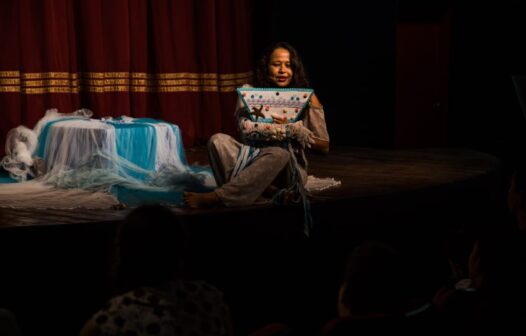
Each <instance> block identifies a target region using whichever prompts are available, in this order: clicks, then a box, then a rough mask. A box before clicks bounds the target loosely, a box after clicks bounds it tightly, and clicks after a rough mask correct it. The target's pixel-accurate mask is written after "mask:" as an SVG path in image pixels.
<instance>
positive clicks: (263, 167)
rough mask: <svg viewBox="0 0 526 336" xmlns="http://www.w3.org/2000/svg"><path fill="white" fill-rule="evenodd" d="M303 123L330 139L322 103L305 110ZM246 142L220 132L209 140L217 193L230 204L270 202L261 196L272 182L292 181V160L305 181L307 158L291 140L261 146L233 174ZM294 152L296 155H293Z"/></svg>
mask: <svg viewBox="0 0 526 336" xmlns="http://www.w3.org/2000/svg"><path fill="white" fill-rule="evenodd" d="M243 108H244V107H243V103H242V102H241V100H238V104H237V108H236V114H235V115H236V118H237V119H238V122H239V125H242V124H243V122H244V121H245V120H246V117H245V116H243V113H240V112H241V111H242V110H243ZM305 112H306V113H305V114H304V117H303V120H302V121H303V126H304V127H306V128H307V129H309V130H310V131H312V133H313V136H314V137H315V138H317V139H320V140H324V141H327V142H328V141H329V134H328V132H327V126H326V123H325V113H324V111H323V107H312V106H309V108H308V109H307V110H306V111H305ZM243 145H244V144H243V143H240V142H238V141H237V140H235V139H234V138H233V137H231V136H229V135H227V134H223V133H218V134H215V135H213V136H212V137H211V138H210V140H209V141H208V153H209V157H210V164H211V166H212V169H213V171H214V176H215V179H216V182H217V185H218V188H217V189H215V193H216V194H217V196H218V197H219V198H220V199H221V201H222V202H223V204H224V205H226V206H227V207H236V206H246V205H250V204H254V203H264V202H269V199H264V198H263V197H262V194H263V192H264V191H265V190H266V189H267V188H268V187H269V186H270V185H271V184H272V185H274V186H276V187H277V188H285V187H287V186H288V184H290V183H291V181H290V171H289V170H290V169H289V168H288V167H291V165H290V164H289V163H290V162H291V160H292V161H293V162H297V164H296V165H295V167H297V170H298V171H299V173H300V177H301V180H302V182H303V184H305V183H306V181H307V160H306V159H305V155H304V151H303V148H302V147H301V146H300V145H299V144H297V143H294V141H292V150H287V149H285V148H282V147H279V146H268V147H263V148H260V152H259V154H258V155H257V156H256V157H255V158H254V160H253V161H252V162H251V163H250V164H249V165H248V166H247V167H245V168H244V169H243V170H241V171H240V172H239V173H238V174H237V175H235V176H232V171H233V170H234V167H235V166H236V162H237V160H238V155H239V153H240V150H241V148H242V147H243ZM291 155H294V158H293V157H292V156H291Z"/></svg>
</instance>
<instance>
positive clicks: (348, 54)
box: [253, 0, 397, 148]
mask: <svg viewBox="0 0 526 336" xmlns="http://www.w3.org/2000/svg"><path fill="white" fill-rule="evenodd" d="M396 3H397V1H396V0H374V1H356V2H354V1H353V2H351V3H348V4H346V5H345V6H344V4H343V3H341V2H337V1H323V2H316V3H315V4H314V5H312V4H308V5H307V4H306V3H305V2H303V1H298V0H292V1H278V0H269V1H263V0H256V1H255V2H254V8H253V10H254V12H253V14H254V22H253V27H254V31H253V36H254V41H253V45H254V51H255V52H254V54H255V55H256V57H257V56H258V55H260V54H261V52H262V50H263V49H264V48H265V47H266V46H268V45H270V44H272V43H274V42H276V41H280V40H283V41H287V42H289V43H291V44H292V45H293V46H294V47H296V48H297V49H298V51H299V52H300V54H301V55H302V57H303V61H304V63H305V66H306V68H307V71H308V73H309V75H310V78H311V82H312V86H313V88H314V89H315V91H316V94H317V95H318V97H319V99H320V101H321V102H322V104H323V105H324V107H325V113H326V119H327V126H328V128H329V134H330V136H331V143H332V144H334V145H351V146H368V147H387V148H389V147H392V146H393V144H394V74H395V18H396ZM349 6H350V8H349Z"/></svg>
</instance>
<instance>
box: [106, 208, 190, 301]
mask: <svg viewBox="0 0 526 336" xmlns="http://www.w3.org/2000/svg"><path fill="white" fill-rule="evenodd" d="M183 244H184V233H183V229H182V226H181V223H180V222H179V219H178V217H177V216H176V215H175V213H174V212H173V211H171V210H170V209H169V208H166V207H164V206H161V205H143V206H140V207H137V208H135V209H133V210H132V211H131V212H130V213H129V214H128V215H127V216H126V218H125V219H124V220H123V221H122V222H121V223H120V224H119V225H118V227H117V232H116V239H115V250H114V263H113V269H112V273H113V274H112V277H113V280H114V281H115V287H116V290H117V291H118V292H125V291H128V290H131V289H135V288H138V287H143V286H152V287H156V286H161V285H163V284H165V283H167V282H169V281H171V280H174V279H176V278H177V277H179V276H181V274H182V268H183V251H184V246H183Z"/></svg>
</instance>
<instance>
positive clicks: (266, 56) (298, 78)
mask: <svg viewBox="0 0 526 336" xmlns="http://www.w3.org/2000/svg"><path fill="white" fill-rule="evenodd" d="M278 48H283V49H286V50H288V52H289V53H290V65H291V68H292V71H293V75H292V80H291V81H290V84H289V87H294V88H307V87H310V83H309V79H308V76H307V73H306V71H305V68H304V66H303V62H302V61H301V58H300V56H299V54H298V52H297V51H296V49H294V47H293V46H291V45H290V44H288V43H287V42H277V43H275V44H273V45H271V46H270V47H268V48H267V49H265V51H264V53H263V56H261V58H260V59H259V61H258V63H257V65H256V76H255V81H254V86H255V87H274V86H276V84H275V83H274V82H273V81H272V80H271V79H270V76H269V73H268V65H269V63H270V56H271V55H272V53H273V52H274V50H276V49H278Z"/></svg>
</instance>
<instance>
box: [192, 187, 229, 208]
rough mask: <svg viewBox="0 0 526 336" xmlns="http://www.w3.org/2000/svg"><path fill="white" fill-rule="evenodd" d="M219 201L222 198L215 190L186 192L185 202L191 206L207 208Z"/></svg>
mask: <svg viewBox="0 0 526 336" xmlns="http://www.w3.org/2000/svg"><path fill="white" fill-rule="evenodd" d="M219 203H221V200H220V199H219V197H218V196H217V194H216V193H215V192H213V191H211V192H207V193H195V192H189V191H185V192H184V204H185V206H187V207H189V208H193V209H198V208H207V207H211V206H214V205H217V204H219Z"/></svg>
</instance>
